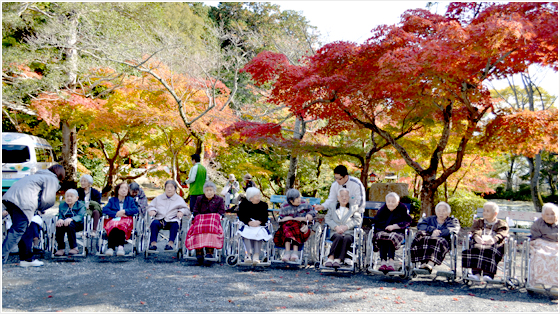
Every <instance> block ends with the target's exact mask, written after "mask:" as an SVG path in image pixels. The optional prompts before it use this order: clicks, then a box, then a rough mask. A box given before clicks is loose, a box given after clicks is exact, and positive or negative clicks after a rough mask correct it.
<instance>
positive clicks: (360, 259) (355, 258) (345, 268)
mask: <svg viewBox="0 0 560 314" xmlns="http://www.w3.org/2000/svg"><path fill="white" fill-rule="evenodd" d="M332 232H333V230H332V229H331V228H330V227H329V225H327V224H326V223H325V227H324V228H323V230H322V231H321V232H320V243H319V247H318V249H319V258H318V260H317V261H316V262H315V268H316V269H319V270H320V271H321V272H334V273H337V272H344V273H352V274H355V273H357V272H360V271H361V270H362V269H363V265H364V254H363V251H364V246H363V243H364V230H363V229H362V228H361V227H355V228H354V234H353V236H354V241H353V242H352V244H351V246H350V249H351V250H352V251H348V255H349V256H350V258H351V259H352V265H345V264H343V265H341V267H336V268H334V267H326V266H325V263H326V262H327V259H328V255H329V252H330V249H331V245H332V241H331V240H330V238H331V236H332Z"/></svg>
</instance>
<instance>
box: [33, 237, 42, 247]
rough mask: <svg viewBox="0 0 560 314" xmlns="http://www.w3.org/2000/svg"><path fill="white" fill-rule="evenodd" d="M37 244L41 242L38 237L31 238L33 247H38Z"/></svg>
mask: <svg viewBox="0 0 560 314" xmlns="http://www.w3.org/2000/svg"><path fill="white" fill-rule="evenodd" d="M39 244H41V241H40V240H39V238H33V247H34V248H38V249H40V247H39Z"/></svg>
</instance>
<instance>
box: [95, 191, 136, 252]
mask: <svg viewBox="0 0 560 314" xmlns="http://www.w3.org/2000/svg"><path fill="white" fill-rule="evenodd" d="M115 194H116V195H117V196H115V197H111V198H110V199H109V202H108V203H107V205H105V207H103V214H104V215H108V216H109V217H111V219H110V220H109V221H106V222H105V223H104V224H105V225H104V226H103V227H104V228H105V231H107V236H108V243H107V246H108V247H109V248H108V249H107V251H105V255H107V256H112V255H113V253H114V249H115V248H116V249H117V256H124V255H125V252H124V245H125V244H126V239H127V238H130V236H131V234H132V229H133V226H134V220H133V216H134V215H136V214H138V207H137V206H136V202H134V199H133V198H132V197H130V196H128V184H127V183H126V182H121V183H119V184H117V186H116V187H115Z"/></svg>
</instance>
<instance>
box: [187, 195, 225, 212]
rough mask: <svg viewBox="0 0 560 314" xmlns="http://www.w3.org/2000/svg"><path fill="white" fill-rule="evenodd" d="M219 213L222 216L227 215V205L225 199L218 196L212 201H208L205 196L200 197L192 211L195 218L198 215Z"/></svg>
mask: <svg viewBox="0 0 560 314" xmlns="http://www.w3.org/2000/svg"><path fill="white" fill-rule="evenodd" d="M212 213H217V214H220V215H222V216H223V215H225V214H226V204H225V202H224V199H223V198H222V197H220V196H218V195H214V197H212V199H208V198H207V197H206V196H205V195H200V196H199V197H198V198H197V199H196V204H195V205H194V209H193V211H192V214H193V217H195V216H196V215H198V214H212Z"/></svg>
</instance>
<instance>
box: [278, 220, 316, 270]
mask: <svg viewBox="0 0 560 314" xmlns="http://www.w3.org/2000/svg"><path fill="white" fill-rule="evenodd" d="M307 225H308V228H309V229H310V230H311V235H310V236H309V238H308V239H307V241H306V242H305V243H303V244H302V245H301V246H299V247H298V258H297V260H295V261H287V262H284V261H283V260H282V255H283V252H284V251H285V250H286V248H285V247H279V246H276V245H275V244H274V240H273V239H274V233H273V238H272V239H271V241H272V252H271V253H270V262H271V263H273V264H275V265H278V264H283V265H286V266H289V267H304V268H305V267H307V266H308V265H313V264H314V263H315V262H316V261H318V260H319V259H318V255H317V246H318V243H319V240H320V234H321V227H320V226H319V224H316V223H315V220H311V221H308V222H307Z"/></svg>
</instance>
